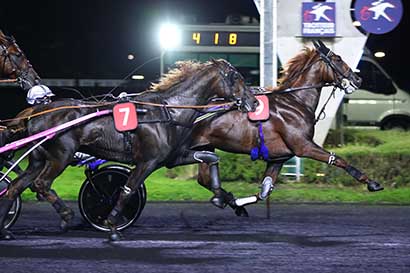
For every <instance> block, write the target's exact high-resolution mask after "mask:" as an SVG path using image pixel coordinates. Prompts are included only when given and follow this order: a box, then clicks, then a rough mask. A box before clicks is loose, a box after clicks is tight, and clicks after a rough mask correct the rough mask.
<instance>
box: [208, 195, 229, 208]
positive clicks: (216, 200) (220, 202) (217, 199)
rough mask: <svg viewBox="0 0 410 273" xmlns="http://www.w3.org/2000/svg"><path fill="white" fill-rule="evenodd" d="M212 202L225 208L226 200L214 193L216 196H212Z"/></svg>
mask: <svg viewBox="0 0 410 273" xmlns="http://www.w3.org/2000/svg"><path fill="white" fill-rule="evenodd" d="M210 202H211V203H212V204H213V205H214V206H216V207H218V208H221V209H223V208H224V207H225V205H226V204H225V202H224V199H223V198H222V197H220V196H216V195H214V197H212V198H211V200H210Z"/></svg>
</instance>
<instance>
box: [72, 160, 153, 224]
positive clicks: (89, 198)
mask: <svg viewBox="0 0 410 273" xmlns="http://www.w3.org/2000/svg"><path fill="white" fill-rule="evenodd" d="M129 173H130V169H129V168H127V167H124V166H120V165H110V166H107V167H104V168H101V169H99V170H97V171H95V172H94V173H93V174H92V175H91V180H92V181H90V180H89V179H86V180H85V181H84V183H83V184H82V186H81V189H80V193H79V197H78V202H79V207H80V212H81V214H82V216H83V217H84V219H85V220H86V221H87V222H88V223H90V224H91V225H92V226H93V227H94V228H96V229H98V230H101V231H110V229H109V227H108V226H107V225H105V224H104V220H106V219H107V217H108V215H109V213H110V212H111V210H112V209H113V208H114V206H115V204H116V203H117V200H118V197H119V195H120V192H121V190H122V189H121V188H122V187H123V186H124V185H125V183H126V182H127V179H128V176H129ZM146 199H147V197H146V189H145V186H144V184H143V185H141V187H140V188H139V189H138V191H136V192H135V194H133V195H132V196H131V198H130V200H129V201H128V203H127V205H126V207H125V208H124V209H123V211H122V217H121V219H122V220H121V222H120V223H119V224H118V226H117V230H123V229H125V228H127V227H129V226H130V225H132V223H134V222H135V220H137V219H138V217H139V216H140V214H141V212H142V210H143V209H144V206H145V203H146Z"/></svg>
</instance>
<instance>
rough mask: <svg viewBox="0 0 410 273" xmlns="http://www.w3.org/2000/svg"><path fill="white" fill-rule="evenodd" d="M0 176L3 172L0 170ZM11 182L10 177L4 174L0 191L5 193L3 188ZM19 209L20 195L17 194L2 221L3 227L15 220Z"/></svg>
mask: <svg viewBox="0 0 410 273" xmlns="http://www.w3.org/2000/svg"><path fill="white" fill-rule="evenodd" d="M0 177H3V173H2V172H0ZM10 182H11V179H10V178H9V177H8V176H6V177H4V178H3V180H2V181H1V182H0V193H2V194H5V190H6V189H7V187H8V186H9V184H10ZM20 211H21V197H20V196H18V197H17V198H16V200H14V202H13V205H12V207H11V209H10V211H9V213H8V215H7V217H6V220H5V222H4V228H6V229H7V228H10V227H11V226H12V225H13V224H14V223H15V222H16V221H17V218H18V217H19V215H20Z"/></svg>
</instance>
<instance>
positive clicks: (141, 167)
mask: <svg viewBox="0 0 410 273" xmlns="http://www.w3.org/2000/svg"><path fill="white" fill-rule="evenodd" d="M157 167H158V162H157V161H155V160H153V161H148V162H141V163H138V164H137V165H136V167H135V168H134V169H133V170H132V171H131V173H130V175H129V177H128V180H127V183H125V185H124V186H123V187H122V188H121V192H120V195H119V197H118V200H117V203H116V205H115V206H114V208H113V209H112V210H111V212H110V214H109V215H108V217H107V219H106V220H105V224H106V225H107V226H108V227H109V228H110V236H109V240H110V241H118V240H120V239H121V234H120V233H119V231H117V226H118V223H120V222H121V217H122V211H123V209H124V207H125V206H126V205H127V202H128V201H129V199H130V197H131V196H133V194H134V193H135V192H136V191H137V190H138V189H139V187H140V186H141V184H142V183H143V182H144V181H145V179H146V178H147V177H148V176H149V175H150V174H151V173H152V172H153V171H154V170H156V169H157Z"/></svg>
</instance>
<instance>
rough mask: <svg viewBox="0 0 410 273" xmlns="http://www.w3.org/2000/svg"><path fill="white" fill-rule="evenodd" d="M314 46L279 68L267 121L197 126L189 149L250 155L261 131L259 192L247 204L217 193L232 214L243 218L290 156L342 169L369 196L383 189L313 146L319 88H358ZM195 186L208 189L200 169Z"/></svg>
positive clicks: (233, 117)
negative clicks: (262, 153) (264, 153)
mask: <svg viewBox="0 0 410 273" xmlns="http://www.w3.org/2000/svg"><path fill="white" fill-rule="evenodd" d="M314 45H315V48H316V50H313V49H308V48H305V49H304V50H303V51H302V52H301V53H300V54H299V55H297V56H296V57H294V58H292V59H291V60H290V61H289V62H288V63H287V64H286V65H285V66H284V71H283V76H282V77H281V78H280V80H279V81H280V83H281V84H280V86H279V87H278V88H277V89H275V90H273V92H271V93H270V94H268V97H269V112H270V117H269V119H268V120H266V121H261V122H260V123H259V122H254V121H250V120H249V119H248V117H247V115H246V114H242V113H239V112H228V113H225V114H222V115H220V116H218V117H215V118H213V119H209V120H208V121H207V122H201V123H199V124H198V126H197V128H195V130H194V133H193V137H194V141H193V143H192V146H191V147H192V148H195V149H207V150H209V151H214V150H215V149H220V150H223V151H227V152H232V153H241V154H250V153H251V150H252V149H253V148H254V147H256V146H258V145H259V146H260V142H261V137H260V133H259V128H258V125H259V124H260V125H261V129H262V130H263V135H264V144H265V147H266V148H267V150H268V156H267V157H266V158H265V160H266V162H267V167H266V170H265V174H264V175H265V179H264V180H263V182H262V190H261V192H260V193H259V194H257V195H256V196H253V197H251V198H247V199H241V200H235V199H234V198H233V196H232V195H231V194H227V193H226V191H224V190H223V189H222V188H221V191H222V192H223V194H224V195H225V205H226V204H229V205H230V206H231V207H233V208H235V209H237V210H236V212H237V214H240V215H242V214H245V215H247V213H246V211H245V210H244V209H243V208H242V206H243V205H246V204H249V203H254V202H257V201H258V200H262V199H265V198H266V197H267V196H268V195H269V194H270V192H271V191H272V189H273V185H274V183H275V181H276V179H277V177H278V174H279V172H280V170H281V168H282V166H283V164H284V162H286V161H287V160H288V159H290V158H291V157H293V156H295V155H296V156H299V157H305V158H311V159H314V160H318V161H321V162H324V163H327V164H329V165H335V166H337V167H339V168H342V169H344V170H345V171H346V172H347V173H349V174H350V175H351V176H352V177H353V178H355V179H356V180H357V181H359V182H361V183H365V184H367V186H368V190H369V191H378V190H382V189H383V188H382V187H381V186H380V185H379V184H378V183H377V182H376V181H373V180H370V179H369V178H368V177H367V175H365V174H364V173H362V172H361V171H360V170H358V169H356V168H355V167H353V166H351V165H350V164H349V163H347V162H346V161H345V160H343V159H342V158H340V157H338V156H336V155H335V154H333V153H330V152H328V151H326V150H324V149H323V148H321V147H320V146H319V145H317V144H316V143H314V142H313V135H314V125H315V110H316V107H317V105H318V102H319V97H320V93H321V88H322V86H324V85H326V84H331V85H334V86H336V87H339V88H341V89H343V90H345V91H348V92H351V91H352V90H353V89H356V88H358V87H359V86H360V83H361V79H360V78H359V77H358V76H356V75H355V74H354V73H353V72H352V70H351V69H350V68H349V66H348V65H347V64H346V63H344V62H343V60H342V59H341V57H340V56H338V55H336V54H334V53H333V52H332V51H330V50H329V49H328V48H327V47H326V46H325V45H324V44H323V43H322V42H320V41H318V43H316V42H315V43H314ZM290 87H291V88H290ZM198 182H199V184H201V185H202V186H204V187H206V188H208V189H209V188H210V174H209V171H208V169H206V168H205V166H204V165H203V164H201V166H200V168H199V174H198Z"/></svg>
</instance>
